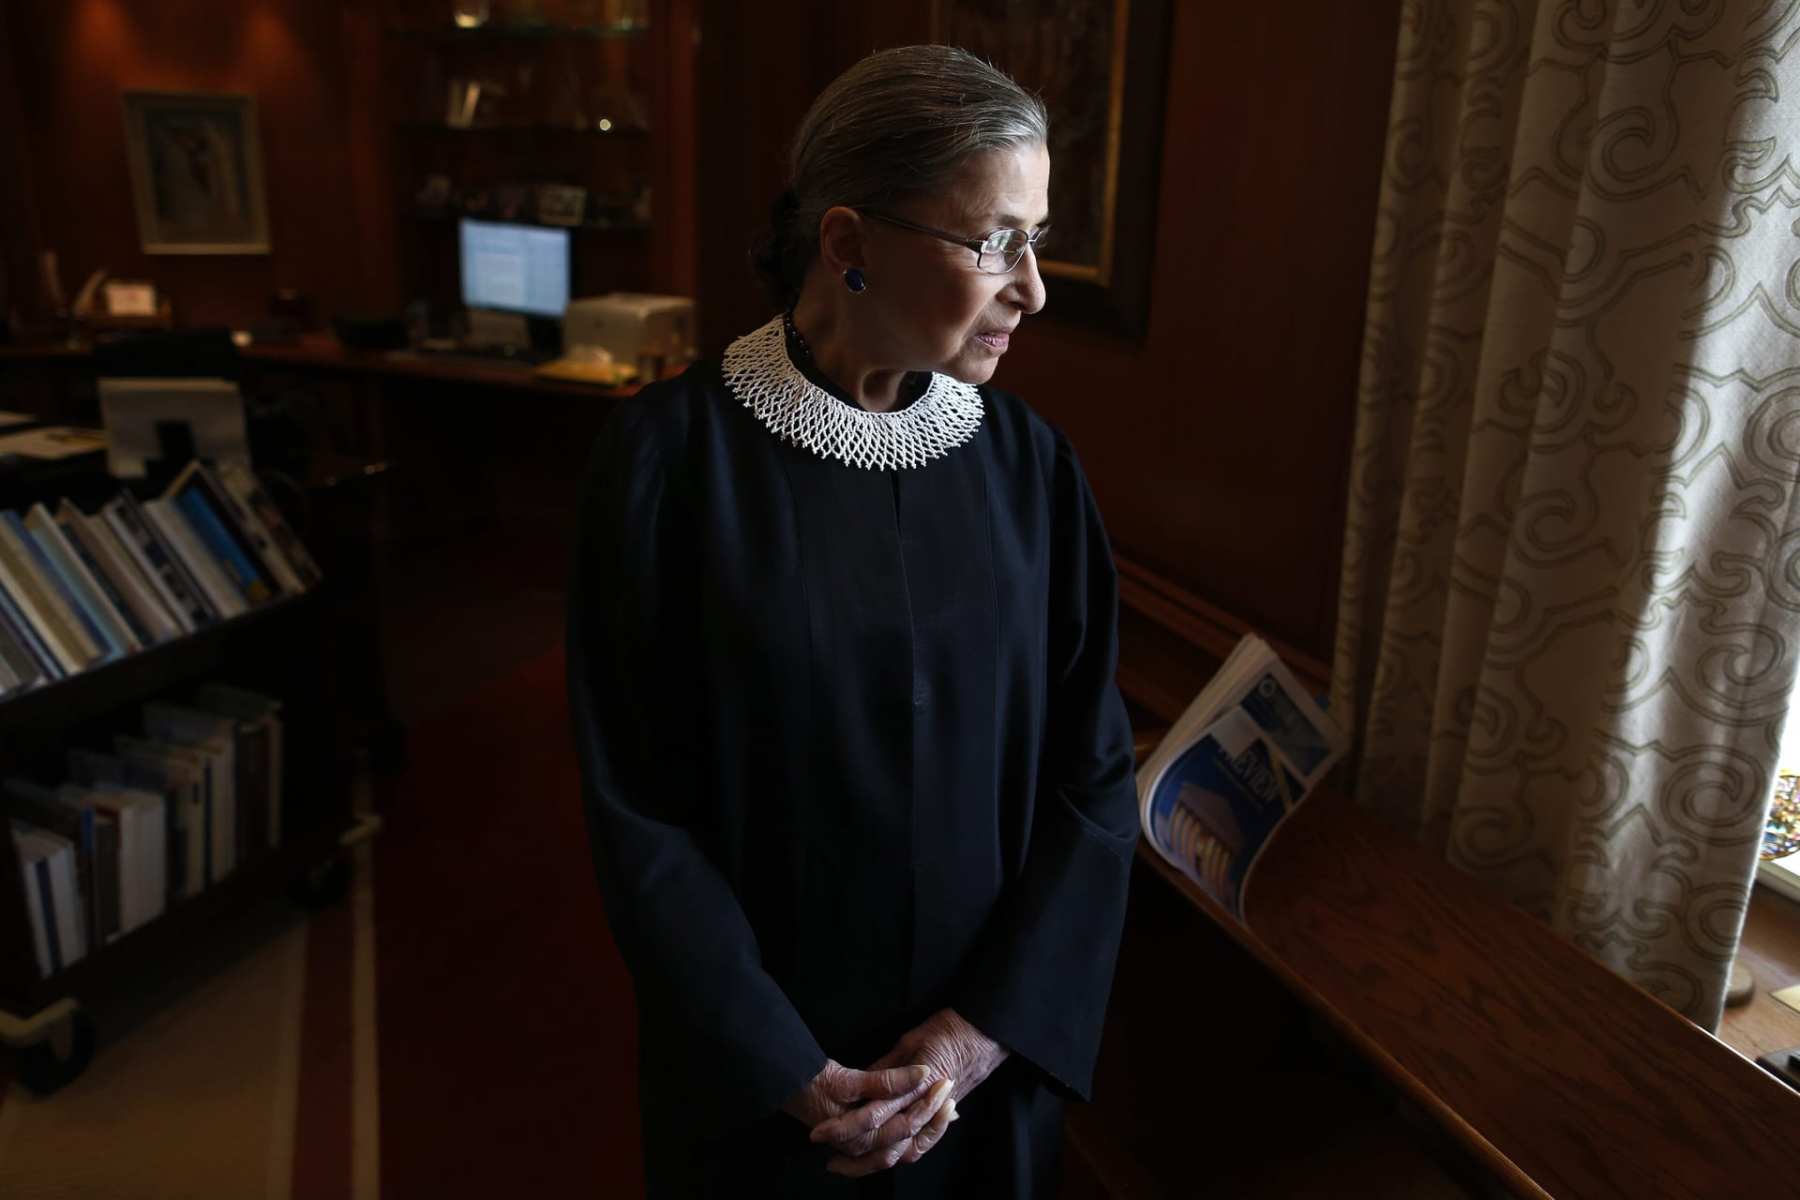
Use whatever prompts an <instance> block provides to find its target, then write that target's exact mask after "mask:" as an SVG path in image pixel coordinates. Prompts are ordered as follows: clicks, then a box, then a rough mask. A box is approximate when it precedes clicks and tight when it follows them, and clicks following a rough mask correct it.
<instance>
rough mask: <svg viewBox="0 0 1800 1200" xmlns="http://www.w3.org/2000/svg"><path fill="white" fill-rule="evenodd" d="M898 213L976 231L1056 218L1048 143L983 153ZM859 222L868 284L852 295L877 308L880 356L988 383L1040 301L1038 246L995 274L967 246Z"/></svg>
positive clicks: (967, 233)
mask: <svg viewBox="0 0 1800 1200" xmlns="http://www.w3.org/2000/svg"><path fill="white" fill-rule="evenodd" d="M894 215H895V216H897V217H903V218H905V219H906V220H909V221H913V222H915V223H917V224H920V225H929V226H931V227H932V228H934V229H941V230H943V231H944V232H946V233H954V234H956V235H957V236H959V237H969V238H980V237H983V236H985V235H986V234H988V233H989V232H990V231H992V230H995V229H999V228H1001V227H1002V226H1012V227H1013V228H1015V229H1023V230H1024V231H1025V232H1026V233H1035V232H1037V229H1038V227H1039V226H1040V225H1043V224H1045V223H1046V222H1048V221H1049V219H1050V155H1049V152H1048V151H1046V150H1045V148H1044V147H1043V146H1042V145H1030V146H1019V147H1013V148H1011V149H1006V150H989V151H986V152H984V153H982V154H978V155H976V156H975V157H973V158H971V159H970V160H969V161H968V162H966V163H964V164H963V168H962V171H961V173H960V174H959V176H958V177H957V179H956V180H955V181H954V182H953V184H952V185H951V186H950V187H948V188H946V189H944V190H943V191H942V192H940V193H938V194H936V195H934V196H931V197H928V198H926V197H921V198H919V199H916V200H913V201H910V202H908V203H906V204H904V205H901V206H899V207H897V208H896V209H895V211H894ZM863 227H864V230H865V235H866V241H865V244H864V245H865V258H866V261H867V264H868V265H867V266H866V267H865V269H864V274H865V275H866V276H867V277H868V280H869V287H868V290H867V291H865V292H863V293H862V294H861V295H859V296H856V297H854V298H853V300H852V303H853V305H854V306H857V307H863V306H866V308H867V309H868V311H869V314H870V315H871V316H874V317H876V318H877V320H876V321H875V322H873V323H871V324H870V325H868V326H865V327H866V328H871V329H872V330H874V331H876V333H875V336H877V337H879V338H880V339H881V343H882V345H881V357H883V358H888V359H890V360H894V363H895V365H896V366H899V367H901V368H903V369H905V370H909V371H922V370H929V371H938V372H941V373H942V374H945V375H949V376H951V377H953V378H956V379H960V380H962V381H963V382H965V383H986V382H987V380H988V379H989V378H990V377H991V376H992V375H993V373H994V368H995V366H996V365H998V364H999V362H1000V356H1001V355H1002V354H1005V353H1006V346H1007V335H1008V334H1010V333H1011V332H1012V330H1013V327H1014V326H1016V325H1017V324H1018V323H1019V321H1020V319H1021V318H1022V317H1024V316H1025V315H1026V314H1027V313H1034V312H1036V311H1038V310H1039V309H1040V308H1042V307H1044V281H1043V279H1042V278H1041V277H1040V276H1039V275H1038V268H1037V252H1036V251H1035V250H1026V251H1025V253H1024V254H1023V255H1021V256H1020V258H1019V261H1018V264H1017V265H1016V266H1014V267H1013V269H1012V270H1011V271H1009V272H1007V273H1006V274H1004V275H989V274H986V273H984V272H983V271H981V270H980V269H979V268H978V267H977V266H976V263H975V251H973V250H970V249H969V248H968V247H966V246H958V245H955V244H953V243H950V242H945V241H940V240H939V239H937V238H935V237H932V236H930V235H928V234H923V233H918V232H915V231H913V230H910V229H901V228H899V227H897V226H893V225H889V224H886V223H885V222H882V221H877V220H874V219H865V221H864V226H863Z"/></svg>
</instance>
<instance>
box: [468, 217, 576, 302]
mask: <svg viewBox="0 0 1800 1200" xmlns="http://www.w3.org/2000/svg"><path fill="white" fill-rule="evenodd" d="M461 236H462V297H463V303H464V304H465V305H467V306H468V307H469V308H489V309H497V310H499V311H501V312H512V313H524V314H526V315H527V316H533V317H557V318H561V316H562V315H563V309H565V308H567V307H568V304H569V231H568V230H566V229H546V228H543V227H542V226H538V225H510V224H503V223H501V222H498V221H475V220H470V219H469V218H467V217H465V218H463V220H462V230H461Z"/></svg>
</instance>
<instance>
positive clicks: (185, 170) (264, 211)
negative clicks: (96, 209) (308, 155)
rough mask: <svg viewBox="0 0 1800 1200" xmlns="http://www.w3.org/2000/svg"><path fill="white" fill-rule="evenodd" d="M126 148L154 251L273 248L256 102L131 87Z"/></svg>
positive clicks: (148, 245)
mask: <svg viewBox="0 0 1800 1200" xmlns="http://www.w3.org/2000/svg"><path fill="white" fill-rule="evenodd" d="M125 149H126V155H127V157H128V158H129V159H130V162H131V191H132V195H133V198H134V199H135V200H136V202H137V219H138V237H139V239H140V240H141V241H142V242H143V245H144V253H146V254H267V253H268V252H269V213H268V207H267V204H266V202H265V200H264V195H263V168H262V144H261V141H260V140H259V138H258V137H257V131H256V101H255V100H253V99H252V98H251V97H249V96H243V95H235V94H221V93H214V92H126V93H125Z"/></svg>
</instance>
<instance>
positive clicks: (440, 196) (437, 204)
mask: <svg viewBox="0 0 1800 1200" xmlns="http://www.w3.org/2000/svg"><path fill="white" fill-rule="evenodd" d="M450 197H451V189H450V177H449V176H448V175H427V176H426V177H425V183H424V186H422V187H420V188H419V192H418V195H417V196H416V197H414V199H415V200H416V201H417V202H418V205H419V207H420V208H422V209H425V210H427V211H434V212H441V211H442V210H444V209H445V208H447V207H449V205H450Z"/></svg>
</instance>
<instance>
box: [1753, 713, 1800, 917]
mask: <svg viewBox="0 0 1800 1200" xmlns="http://www.w3.org/2000/svg"><path fill="white" fill-rule="evenodd" d="M1796 701H1797V702H1796V703H1795V704H1794V705H1793V706H1792V707H1791V709H1790V711H1789V713H1788V727H1787V736H1786V737H1785V738H1783V739H1782V745H1781V759H1780V765H1779V767H1778V768H1777V772H1776V782H1775V804H1774V807H1773V808H1771V809H1770V810H1769V825H1768V833H1767V834H1766V835H1765V836H1764V839H1763V845H1764V846H1765V848H1780V849H1785V850H1787V851H1788V852H1787V853H1786V854H1785V855H1783V856H1782V857H1780V858H1774V859H1765V860H1764V861H1763V862H1762V864H1761V866H1760V867H1759V868H1758V870H1757V877H1758V878H1759V879H1760V880H1761V881H1762V882H1763V883H1765V884H1767V885H1769V886H1770V887H1772V888H1774V889H1775V890H1776V891H1778V892H1782V893H1784V894H1785V895H1787V896H1789V897H1790V898H1792V899H1795V900H1800V848H1797V847H1796V845H1795V843H1796V842H1800V697H1796Z"/></svg>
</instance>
